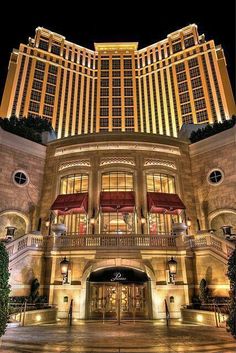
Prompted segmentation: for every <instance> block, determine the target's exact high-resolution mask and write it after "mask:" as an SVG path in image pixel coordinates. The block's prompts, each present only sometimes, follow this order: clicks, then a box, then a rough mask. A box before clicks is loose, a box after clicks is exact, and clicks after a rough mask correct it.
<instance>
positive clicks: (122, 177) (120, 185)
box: [117, 173, 125, 191]
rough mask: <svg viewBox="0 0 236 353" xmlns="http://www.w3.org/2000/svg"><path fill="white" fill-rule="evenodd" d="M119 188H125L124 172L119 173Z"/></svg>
mask: <svg viewBox="0 0 236 353" xmlns="http://www.w3.org/2000/svg"><path fill="white" fill-rule="evenodd" d="M117 177H118V186H117V189H118V190H120V191H121V190H125V174H124V173H118V175H117Z"/></svg>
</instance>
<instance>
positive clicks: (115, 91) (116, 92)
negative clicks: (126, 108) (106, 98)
mask: <svg viewBox="0 0 236 353" xmlns="http://www.w3.org/2000/svg"><path fill="white" fill-rule="evenodd" d="M112 95H113V96H121V89H120V88H112Z"/></svg>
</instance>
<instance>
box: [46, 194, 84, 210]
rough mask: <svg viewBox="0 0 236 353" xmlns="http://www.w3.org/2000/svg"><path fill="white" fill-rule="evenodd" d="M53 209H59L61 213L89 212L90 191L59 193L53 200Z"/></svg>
mask: <svg viewBox="0 0 236 353" xmlns="http://www.w3.org/2000/svg"><path fill="white" fill-rule="evenodd" d="M51 210H55V211H58V214H59V215H66V214H69V213H87V212H88V193H87V192H83V193H77V194H67V195H58V196H57V198H56V200H55V201H54V202H53V204H52V207H51Z"/></svg>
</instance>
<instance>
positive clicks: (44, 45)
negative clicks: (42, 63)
mask: <svg viewBox="0 0 236 353" xmlns="http://www.w3.org/2000/svg"><path fill="white" fill-rule="evenodd" d="M39 49H42V50H45V51H48V41H46V40H42V39H40V41H39Z"/></svg>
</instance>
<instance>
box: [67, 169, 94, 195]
mask: <svg viewBox="0 0 236 353" xmlns="http://www.w3.org/2000/svg"><path fill="white" fill-rule="evenodd" d="M80 192H88V175H87V174H70V175H66V176H64V177H62V178H61V181H60V195H65V194H77V193H80Z"/></svg>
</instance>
